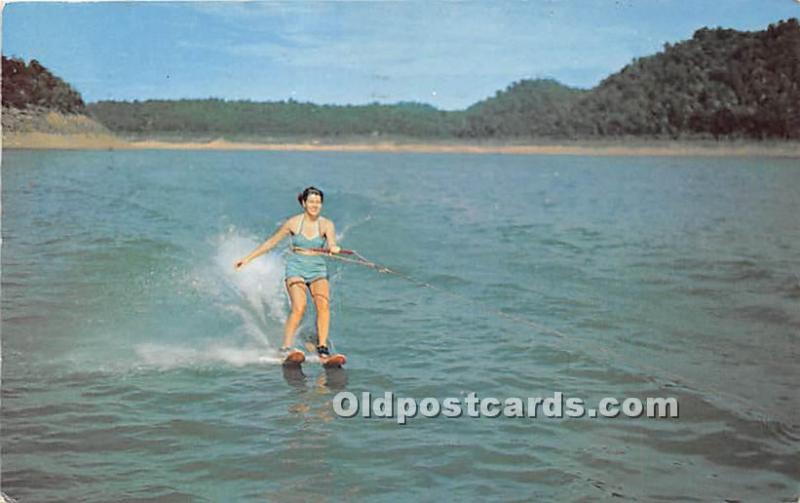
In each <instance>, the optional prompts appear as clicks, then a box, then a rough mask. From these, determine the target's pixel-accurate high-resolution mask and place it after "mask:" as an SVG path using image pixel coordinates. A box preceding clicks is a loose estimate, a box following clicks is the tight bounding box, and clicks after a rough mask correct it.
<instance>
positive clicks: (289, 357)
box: [283, 349, 306, 365]
mask: <svg viewBox="0 0 800 503" xmlns="http://www.w3.org/2000/svg"><path fill="white" fill-rule="evenodd" d="M304 361H306V355H305V353H303V352H302V351H300V350H299V349H293V350H291V351H289V352H288V353H287V354H286V357H285V358H284V359H283V364H284V365H300V364H301V363H303V362H304Z"/></svg>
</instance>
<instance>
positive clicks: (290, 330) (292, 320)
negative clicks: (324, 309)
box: [283, 278, 307, 347]
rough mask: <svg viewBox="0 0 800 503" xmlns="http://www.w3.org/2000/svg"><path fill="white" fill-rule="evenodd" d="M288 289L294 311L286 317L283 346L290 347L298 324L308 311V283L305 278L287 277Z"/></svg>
mask: <svg viewBox="0 0 800 503" xmlns="http://www.w3.org/2000/svg"><path fill="white" fill-rule="evenodd" d="M286 289H287V290H288V291H289V302H290V303H291V308H292V311H291V312H290V313H289V317H288V318H286V325H285V326H284V328H283V346H284V347H290V346H291V345H292V342H293V341H294V333H295V332H296V331H297V326H298V325H300V320H302V319H303V314H304V313H305V312H306V303H307V299H306V283H305V281H303V278H287V279H286Z"/></svg>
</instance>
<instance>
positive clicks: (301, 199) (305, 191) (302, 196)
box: [297, 187, 325, 206]
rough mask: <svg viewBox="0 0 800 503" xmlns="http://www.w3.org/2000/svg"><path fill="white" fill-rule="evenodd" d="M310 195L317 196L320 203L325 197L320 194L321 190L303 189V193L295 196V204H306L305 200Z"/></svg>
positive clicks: (314, 188)
mask: <svg viewBox="0 0 800 503" xmlns="http://www.w3.org/2000/svg"><path fill="white" fill-rule="evenodd" d="M312 194H316V195H318V196H319V200H320V202H324V201H325V195H324V194H323V193H322V191H321V190H319V189H318V188H316V187H306V188H305V189H303V192H301V193H299V194H297V202H298V203H300V206H302V205H303V203H304V202H306V200H307V199H308V196H310V195H312Z"/></svg>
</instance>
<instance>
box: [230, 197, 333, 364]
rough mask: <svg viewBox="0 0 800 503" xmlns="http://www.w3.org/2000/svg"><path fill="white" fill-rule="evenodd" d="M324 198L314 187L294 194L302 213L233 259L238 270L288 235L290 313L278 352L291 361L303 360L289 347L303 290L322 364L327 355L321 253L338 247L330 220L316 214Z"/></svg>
mask: <svg viewBox="0 0 800 503" xmlns="http://www.w3.org/2000/svg"><path fill="white" fill-rule="evenodd" d="M324 197H325V196H324V195H323V194H322V191H321V190H319V189H317V188H316V187H307V188H306V189H305V190H303V192H302V193H300V194H298V196H297V201H298V202H299V203H300V205H301V206H302V207H303V213H300V214H298V215H295V216H293V217H290V218H288V219H287V220H286V221H285V222H284V223H283V224H282V225H281V226H280V228H279V229H278V230H277V231H276V232H275V233H274V234H273V235H272V236H270V238H269V239H267V240H266V241H264V243H262V244H261V245H260V246H259V247H258V248H256V249H255V250H253V251H252V252H251V253H250V254H249V255H247V256H246V257H244V258H243V259H240V260H238V261H236V263H235V266H234V267H235V268H236V270H237V271H238V270H241V269H242V268H243V267H244V266H245V265H247V264H248V263H250V262H252V261H253V260H254V259H255V258H257V257H259V256H261V255H263V254H265V253H267V252H268V251H270V250H271V249H272V248H274V247H275V246H276V245H277V244H278V243H280V242H281V241H282V240H283V239H284V238H286V237H290V236H291V251H292V253H291V254H290V255H289V258H288V259H287V260H286V272H285V274H284V281H285V283H286V290H287V291H288V292H289V301H290V303H291V313H290V314H289V317H288V318H287V319H286V325H285V327H284V331H283V345H282V347H281V352H282V353H283V354H284V356H285V357H287V358H288V357H290V356H293V358H292V360H293V361H295V363H297V362H298V361H297V359H298V357H299V361H302V360H303V359H304V356H302V355H297V353H298V352H299V351H298V350H293V349H292V341H293V340H294V334H295V331H296V330H297V326H298V325H299V324H300V320H302V318H303V314H304V313H305V310H306V303H307V294H306V292H307V291H309V292H310V293H311V298H312V299H313V301H314V307H315V308H316V310H317V337H318V341H317V354H318V355H319V357H320V360H321V361H322V362H323V363H325V362H326V360H327V359H328V358H330V350H329V349H328V330H329V328H330V305H329V304H330V285H329V284H328V265H327V263H326V262H325V258H324V256H323V255H324V254H325V253H326V252H327V253H339V251H340V248H339V246H338V245H337V244H336V228H335V227H334V225H333V222H331V221H330V220H328V219H327V218H323V217H322V216H321V215H320V213H321V212H322V202H323V199H324ZM315 250H325V251H315ZM292 353H294V355H292Z"/></svg>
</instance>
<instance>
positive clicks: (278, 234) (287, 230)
mask: <svg viewBox="0 0 800 503" xmlns="http://www.w3.org/2000/svg"><path fill="white" fill-rule="evenodd" d="M291 221H292V219H291V218H290V219H288V220H286V221H285V222H284V223H283V224H282V225H281V226H280V228H279V229H278V230H277V231H275V233H274V234H273V235H272V236H270V237H269V239H267V240H266V241H264V242H263V243H261V245H260V246H259V247H258V248H256V249H255V250H253V251H252V252H250V255H248V256H246V257H244V258H243V259H239V260H237V261H236V263H235V264H234V266H233V267H234V268H235V269H236V270H237V271H238V270H240V269H241V268H242V267H244V266H246V265H247V264H249V263H250V262H252V261H253V260H255V259H256V258H258V257H260V256H261V255H263V254H265V253H267V252H268V251H270V250H271V249H273V248H275V245H277V244H278V243H280V242H281V241H282V240H283V239H284V238H285V237H287V236H288V235H289V234H291V232H292V228H291V224H290V222H291Z"/></svg>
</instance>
